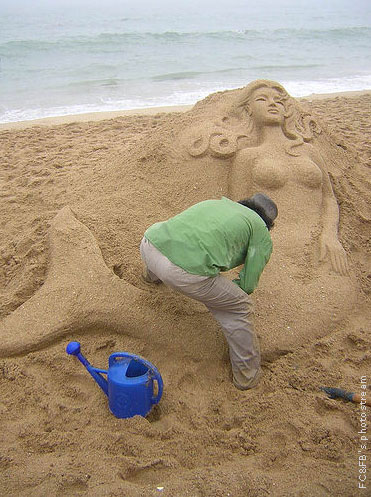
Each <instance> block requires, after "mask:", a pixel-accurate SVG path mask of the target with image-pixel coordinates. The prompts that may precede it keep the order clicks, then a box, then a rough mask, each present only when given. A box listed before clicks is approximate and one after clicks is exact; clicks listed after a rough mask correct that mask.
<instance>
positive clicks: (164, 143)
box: [0, 90, 371, 497]
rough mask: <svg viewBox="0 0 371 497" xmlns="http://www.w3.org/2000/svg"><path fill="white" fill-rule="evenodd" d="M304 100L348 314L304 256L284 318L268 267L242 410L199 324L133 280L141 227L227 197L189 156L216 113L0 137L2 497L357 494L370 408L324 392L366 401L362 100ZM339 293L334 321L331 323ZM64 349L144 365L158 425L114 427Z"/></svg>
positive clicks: (187, 303) (25, 129)
mask: <svg viewBox="0 0 371 497" xmlns="http://www.w3.org/2000/svg"><path fill="white" fill-rule="evenodd" d="M228 95H229V93H228V92H227V96H228ZM208 98H209V97H208ZM222 98H224V95H221V96H220V97H219V96H217V97H215V105H216V107H215V108H216V111H215V115H216V113H217V111H218V109H219V107H217V105H219V100H218V99H222ZM297 100H298V102H299V103H300V104H302V105H303V106H304V107H305V109H306V112H307V113H308V115H311V116H314V119H315V121H316V122H318V123H320V126H321V129H322V130H323V132H322V133H321V134H318V136H316V138H315V140H313V144H314V145H313V146H314V147H317V148H318V149H319V150H320V151H321V152H322V151H324V157H325V158H326V161H325V163H326V167H327V168H328V171H329V174H330V179H331V183H332V185H333V188H334V193H335V197H336V199H337V202H338V204H339V210H340V221H339V239H340V242H341V243H342V245H343V247H344V249H345V252H346V254H347V257H348V261H349V264H350V272H351V282H352V283H351V284H352V288H355V289H356V290H354V295H355V299H354V301H353V300H352V298H351V296H350V294H351V290H350V288H351V286H350V284H349V298H348V293H347V283H346V282H345V283H344V280H341V282H340V280H337V279H336V278H337V277H336V276H335V275H333V274H332V273H331V274H330V272H329V275H327V274H326V278H327V279H324V280H323V281H326V282H329V284H331V285H332V286H330V287H329V288H323V287H322V286H321V287H320V288H321V291H320V292H317V291H314V290H313V291H312V290H311V289H312V288H317V287H315V286H314V284H315V283H316V281H317V282H318V281H319V279H320V276H321V275H320V274H319V273H316V272H315V271H314V270H313V271H312V272H311V271H310V270H311V265H310V264H311V261H309V262H308V259H305V257H304V256H303V257H302V258H301V256H302V254H300V257H299V256H298V260H299V261H298V268H299V269H298V270H297V272H296V273H295V274H294V277H293V279H295V278H296V280H297V282H298V284H299V283H300V285H302V287H300V288H303V289H305V292H307V293H305V297H304V296H303V299H302V300H301V304H300V305H299V304H297V302H300V300H299V299H298V298H297V297H298V296H297V295H296V296H295V295H294V294H293V295H292V301H290V299H286V300H285V301H283V297H282V295H281V294H280V293H279V289H276V288H273V287H272V286H270V285H269V284H268V283H269V282H270V281H275V280H279V279H280V277H281V276H280V275H281V272H282V267H279V259H278V256H277V259H275V258H273V259H272V261H271V262H270V263H269V265H268V266H267V269H266V273H267V274H266V275H265V273H264V277H263V281H262V288H261V290H260V289H258V291H257V292H256V295H255V293H254V302H255V321H256V327H257V331H258V335H259V337H261V340H262V357H263V379H262V381H261V383H260V384H259V386H258V387H257V388H255V389H253V390H251V391H246V392H241V391H238V390H236V389H235V388H234V387H233V385H232V382H231V372H230V364H229V358H228V350H227V345H226V342H225V340H224V337H223V335H222V333H221V331H220V329H219V328H218V325H217V323H216V322H215V321H214V320H213V319H212V317H211V316H210V314H209V313H208V312H207V310H206V309H205V308H204V307H203V306H202V305H201V304H199V303H196V302H194V301H191V300H190V299H187V298H186V297H183V296H181V295H178V294H175V293H174V292H172V291H171V290H170V289H167V288H165V287H163V286H162V287H161V288H160V289H158V288H152V287H150V286H148V285H146V284H145V283H144V282H143V281H141V279H140V274H141V268H142V266H141V260H140V254H139V248H138V247H139V243H140V240H141V237H142V236H143V233H144V230H145V229H146V228H147V227H148V226H150V225H151V224H152V223H154V222H157V221H159V220H162V219H166V218H167V217H170V216H171V215H174V214H175V213H177V212H179V211H181V210H182V209H184V208H186V207H187V206H189V205H191V204H192V203H194V202H197V201H199V200H203V199H206V198H212V197H215V196H217V195H219V196H220V195H224V194H226V193H225V190H224V183H223V182H222V181H220V180H219V179H218V178H219V177H217V175H218V174H221V173H219V172H218V171H220V164H221V163H222V164H225V163H227V160H229V159H226V160H225V161H224V159H221V158H220V157H211V158H209V157H203V158H202V159H201V160H202V161H203V162H202V163H201V162H200V163H199V162H197V160H198V159H194V158H192V157H189V156H188V155H186V152H185V151H184V147H183V141H182V140H183V138H182V137H183V132H184V130H187V129H188V127H191V126H192V125H193V124H195V123H198V125H199V123H202V122H203V121H202V120H201V118H202V119H204V116H209V114H208V112H209V110H208V109H209V108H213V107H212V105H213V102H214V100H213V99H212V98H211V99H209V100H208V99H205V103H204V101H202V102H199V103H198V104H197V105H196V106H195V107H192V106H185V107H161V108H152V109H134V110H131V111H117V112H112V113H95V114H80V115H75V116H61V117H53V118H46V119H42V120H37V121H23V122H17V123H6V124H0V149H1V158H2V161H1V166H0V219H1V223H0V230H1V231H0V234H1V236H0V240H1V241H0V260H1V265H0V295H1V298H0V318H1V319H2V321H1V322H0V334H1V336H2V345H0V385H1V392H2V396H1V399H0V421H1V426H2V435H1V446H0V468H1V473H0V489H1V495H2V496H4V497H13V496H17V497H23V496H24V497H26V496H27V497H40V496H44V495H45V496H56V497H62V496H65V497H70V496H87V497H102V496H110V497H119V496H120V497H122V496H125V497H126V496H127V497H152V496H153V497H154V496H164V497H226V496H229V497H247V496H248V497H261V496H273V497H315V496H330V495H331V496H339V497H340V496H345V495H346V496H349V497H352V496H359V495H366V494H367V492H368V491H369V488H370V487H371V476H370V477H368V476H367V480H366V486H367V489H368V490H367V489H366V490H362V489H360V487H359V484H360V483H362V480H361V479H360V478H359V477H360V475H361V476H362V474H361V473H360V472H359V468H360V466H359V455H360V454H361V455H365V454H366V453H367V455H368V452H367V448H363V446H365V445H367V444H366V443H364V441H362V440H361V436H362V434H360V430H362V424H361V423H362V422H363V421H364V419H365V418H364V416H366V417H367V418H368V419H369V418H370V411H369V408H367V409H366V408H365V409H362V408H361V406H360V405H359V404H356V403H351V402H346V401H344V400H341V399H338V400H333V399H329V398H328V397H327V396H326V394H325V393H324V392H323V391H321V389H320V388H321V387H322V386H331V387H338V388H343V389H345V390H347V391H350V392H355V393H358V394H360V393H361V392H362V391H364V392H366V393H365V395H367V397H368V398H369V399H371V388H370V378H371V353H370V350H371V349H370V346H371V339H370V324H369V323H370V319H371V312H370V309H371V306H370V275H371V273H370V270H371V267H370V260H371V259H370V220H371V212H370V165H371V145H370V144H371V123H370V115H371V90H369V91H363V92H347V93H341V94H340V93H339V94H325V95H315V94H313V95H309V96H307V97H305V98H300V99H297ZM220 101H222V100H220ZM208 106H211V107H208ZM210 115H211V114H210ZM212 119H214V114H213V115H212ZM223 161H224V162H223ZM199 164H201V165H199ZM218 168H219V169H218ZM277 225H278V223H277ZM278 229H279V228H278ZM279 240H280V239H279V237H277V239H276V243H277V248H278V250H277V252H278V253H280V252H279ZM280 271H281V272H280ZM290 277H291V276H290ZM311 278H312V279H311ZM312 280H313V281H314V283H313V287H312V286H311V285H312ZM321 281H322V280H321ZM281 282H282V285H283V284H284V281H283V280H281ZM278 283H279V281H278ZM278 283H277V284H278ZM321 284H322V283H321ZM335 287H337V288H340V287H341V289H343V288H345V290H344V293H343V294H341V295H343V297H342V298H343V305H339V304H338V303H337V304H336V306H337V307H336V309H337V311H338V313H337V315H336V316H335V314H334V315H331V316H330V317H329V318H327V317H326V319H329V321H326V320H325V312H326V307H329V306H330V303H331V302H332V300H331V298H332V293H333V292H332V290H333V288H335ZM272 288H273V289H272ZM276 290H277V291H276ZM269 292H271V293H269ZM293 293H294V292H293ZM267 295H270V296H271V300H270V301H269V302H268V301H267V298H266V296H267ZM339 295H340V293H339ZM295 298H297V300H295ZM115 299H117V300H115ZM294 302H295V305H294V304H293V303H294ZM331 305H332V304H331ZM342 307H343V309H342ZM334 308H335V304H334ZM323 309H324V310H323ZM322 310H323V314H321V312H322ZM326 316H327V315H326ZM295 319H296V320H295ZM291 322H292V323H293V324H291ZM268 323H269V329H268ZM282 323H284V325H285V330H282V329H281V328H282V327H283V325H282ZM311 323H312V326H311ZM321 323H322V324H321ZM329 323H330V324H329ZM272 328H273V329H272ZM304 329H305V330H306V329H308V330H309V331H308V334H305V333H303V330H304ZM296 330H297V331H296ZM275 336H276V337H277V343H276V342H275ZM70 340H77V341H79V342H80V343H81V347H82V352H83V353H84V355H86V357H87V358H88V360H89V361H90V362H91V363H92V364H93V365H94V366H96V367H98V368H102V369H106V368H107V366H108V357H109V355H110V354H111V353H113V352H119V351H129V352H132V353H134V354H139V355H141V356H143V357H145V358H146V359H148V360H149V361H151V362H152V363H153V364H155V365H156V366H157V367H158V369H159V371H160V372H161V374H162V376H163V380H164V394H163V397H162V399H161V402H160V403H159V405H157V406H155V407H154V408H153V410H152V412H151V413H150V414H149V416H147V418H143V417H139V416H136V417H134V418H130V419H117V418H115V417H114V416H113V415H112V414H111V413H110V412H109V409H108V404H107V398H106V397H105V395H104V394H103V392H102V391H101V390H100V389H99V388H98V386H97V385H96V384H95V383H94V381H93V380H92V378H91V377H90V376H89V374H88V373H87V371H85V370H84V368H83V367H82V365H81V364H79V363H78V361H77V360H75V359H74V358H72V357H70V356H67V354H66V352H65V347H66V345H67V343H68V342H69V341H70ZM279 340H281V341H282V343H281V342H279ZM285 340H286V342H285ZM282 344H283V345H282ZM4 351H5V352H4ZM364 385H365V386H366V387H365V388H364V387H363V386H364ZM368 435H369V436H370V435H371V433H370V428H368ZM367 443H368V442H367ZM360 451H361V452H360ZM367 460H368V459H367ZM367 475H368V473H367ZM362 492H363V493H362Z"/></svg>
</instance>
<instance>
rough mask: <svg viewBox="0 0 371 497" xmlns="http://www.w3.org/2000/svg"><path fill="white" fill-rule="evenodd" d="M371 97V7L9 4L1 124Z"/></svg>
mask: <svg viewBox="0 0 371 497" xmlns="http://www.w3.org/2000/svg"><path fill="white" fill-rule="evenodd" d="M260 78H266V79H273V80H275V81H279V82H280V83H282V84H283V85H284V86H285V87H286V89H287V90H288V91H289V92H290V93H291V94H292V95H293V96H297V97H298V96H303V95H309V94H311V93H331V92H337V91H347V90H363V89H370V88H371V2H370V1H369V0H295V1H294V0H276V1H273V0H259V1H258V0H173V1H170V0H101V1H100V2H98V1H97V0H90V1H88V0H73V1H72V0H0V122H11V121H19V120H28V119H37V118H40V117H47V116H55V115H67V114H77V113H85V112H95V111H111V110H126V109H133V108H134V109H137V108H145V107H156V106H158V107H160V106H172V105H191V104H194V103H195V102H197V101H198V100H200V99H202V98H204V97H205V96H207V95H209V94H210V93H212V92H215V91H220V90H226V89H232V88H238V87H241V86H245V85H246V84H247V83H248V82H250V81H252V80H254V79H260Z"/></svg>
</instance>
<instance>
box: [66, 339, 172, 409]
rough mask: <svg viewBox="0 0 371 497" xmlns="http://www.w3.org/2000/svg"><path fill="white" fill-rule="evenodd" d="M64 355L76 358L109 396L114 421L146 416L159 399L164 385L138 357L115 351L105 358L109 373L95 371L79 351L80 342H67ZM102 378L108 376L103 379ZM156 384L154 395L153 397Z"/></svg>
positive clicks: (150, 367) (153, 368)
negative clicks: (114, 417)
mask: <svg viewBox="0 0 371 497" xmlns="http://www.w3.org/2000/svg"><path fill="white" fill-rule="evenodd" d="M66 352H67V354H70V355H74V356H76V357H77V358H78V359H79V361H80V362H81V363H82V364H83V365H84V366H85V367H86V369H87V370H88V371H89V373H90V374H91V375H92V377H93V378H94V380H95V381H96V382H97V383H98V385H99V386H100V387H101V389H102V390H103V392H104V393H105V394H106V395H107V397H108V404H109V408H110V411H111V412H112V414H114V415H115V416H116V418H131V417H132V416H136V415H139V416H146V415H147V414H148V413H149V411H150V410H151V408H152V406H153V405H154V404H158V402H159V401H160V399H161V396H162V389H163V382H162V378H161V375H160V373H159V371H158V370H157V368H156V367H155V366H153V364H151V363H150V362H148V361H146V360H145V359H143V358H142V357H140V356H137V355H134V354H129V353H128V352H116V353H114V354H111V355H110V356H109V359H108V371H105V370H104V369H98V368H94V367H93V366H92V365H91V364H90V363H89V361H88V360H87V359H86V358H85V357H84V356H83V355H82V354H81V352H80V343H79V342H70V343H69V344H68V345H67V347H66ZM102 375H107V379H105V378H104V377H103V376H102ZM154 381H157V386H158V387H157V388H158V390H157V395H156V396H155V395H154Z"/></svg>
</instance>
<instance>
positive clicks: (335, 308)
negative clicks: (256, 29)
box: [0, 80, 357, 360]
mask: <svg viewBox="0 0 371 497" xmlns="http://www.w3.org/2000/svg"><path fill="white" fill-rule="evenodd" d="M195 123H196V125H195ZM320 133H321V129H320V127H319V126H318V123H317V122H316V120H315V119H313V117H312V116H311V115H310V114H309V113H306V112H303V111H302V110H301V108H300V107H299V105H298V103H297V102H296V101H295V100H294V99H293V98H291V97H290V96H289V95H288V94H287V92H286V91H285V89H284V88H283V87H282V86H281V85H279V84H278V83H275V82H270V81H265V80H259V81H256V82H253V83H251V84H249V85H248V86H246V87H245V88H243V89H241V90H235V91H232V92H223V93H222V94H215V95H211V96H210V97H208V98H207V99H205V100H204V101H201V102H199V103H198V104H196V105H195V107H194V109H192V111H190V112H188V113H186V114H185V115H184V116H181V117H179V118H178V120H175V121H173V122H171V124H167V127H164V128H161V129H159V130H158V131H157V132H153V133H152V134H151V135H146V137H145V143H140V144H139V145H136V146H135V147H136V148H133V149H131V150H130V153H129V152H128V157H127V158H126V159H125V161H124V162H125V170H124V171H123V168H122V163H123V158H122V157H121V156H120V157H119V158H118V159H117V163H116V162H115V161H112V163H110V165H109V171H110V174H105V175H104V181H107V184H103V183H102V182H100V183H96V182H95V178H94V182H93V183H91V184H92V185H97V195H102V192H104V191H105V190H107V192H108V191H109V189H110V188H111V189H112V188H114V192H115V195H120V193H119V192H120V188H122V189H123V191H124V192H126V193H123V197H122V202H121V203H120V202H116V204H115V206H113V204H112V203H110V199H109V198H108V197H107V198H108V202H109V203H108V204H107V205H110V206H111V208H104V209H100V211H99V219H98V220H97V223H96V231H97V232H99V229H100V227H101V226H104V227H105V232H108V230H110V231H109V236H108V237H107V236H105V237H102V238H101V242H103V243H104V240H105V239H108V240H109V243H110V246H112V243H116V245H117V247H119V246H120V243H121V244H122V242H124V243H125V241H126V240H127V239H132V240H137V241H138V245H139V241H140V239H141V237H142V234H143V232H144V230H145V229H146V227H148V225H149V224H151V223H153V222H155V221H157V220H159V219H161V216H162V217H163V218H167V217H168V216H169V215H172V214H175V213H176V212H179V211H180V210H182V209H184V208H185V207H187V206H189V205H191V204H192V203H195V202H197V201H200V200H204V199H205V198H211V197H220V196H221V195H225V196H229V197H230V198H232V199H234V200H238V199H240V198H246V197H248V196H250V195H252V194H254V193H256V192H257V191H263V192H266V193H267V194H268V195H269V196H270V197H271V198H273V199H274V200H275V202H276V203H277V205H278V206H279V218H278V219H277V223H276V227H275V229H274V230H273V231H272V236H273V242H274V252H273V255H272V258H271V261H270V263H269V266H268V267H267V269H266V271H265V272H264V273H263V275H262V278H261V281H260V285H259V288H258V290H257V291H256V292H255V294H254V298H255V303H256V319H255V322H256V329H257V333H258V334H259V336H260V339H261V345H262V357H263V360H264V359H266V360H270V359H271V360H273V359H274V358H275V357H277V356H280V355H282V354H285V353H286V352H288V351H290V350H293V349H294V348H295V347H297V346H300V345H303V344H305V343H306V342H307V341H308V340H314V339H316V338H317V337H321V336H324V335H327V334H328V333H330V332H331V331H333V330H334V329H335V328H336V327H337V326H339V325H340V324H341V323H343V322H344V320H345V319H347V317H348V315H349V311H350V309H351V308H352V306H353V304H354V301H355V299H356V298H357V282H356V280H355V278H354V276H353V271H352V266H351V264H349V260H348V258H347V255H346V253H345V251H344V249H343V247H342V245H341V243H340V241H339V238H338V222H339V208H338V203H337V200H336V197H335V195H334V192H333V189H332V185H331V181H330V177H329V174H328V167H327V166H328V163H327V159H328V158H329V157H330V155H331V153H332V152H331V151H330V155H329V153H328V150H327V149H326V146H327V145H326V144H325V145H324V144H323V143H322V142H321V141H320ZM323 152H325V153H324V154H323ZM175 168H176V169H177V174H176V175H174V169H175ZM91 174H92V175H94V171H92V173H91ZM138 174H139V175H140V177H139V176H138ZM113 177H114V178H116V179H117V185H116V182H115V185H114V186H113V180H112V178H113ZM105 178H107V180H106V179H105ZM141 178H143V180H142V179H141ZM120 182H121V183H120ZM138 182H140V187H138V184H139V183H138ZM164 182H165V183H164ZM164 184H165V186H166V198H165V197H164V198H162V197H161V195H160V193H159V192H161V191H163V190H164ZM120 185H121V186H120ZM88 187H89V188H91V186H89V185H88V186H87V188H88ZM116 192H117V193H116ZM131 192H135V195H134V197H133V198H132V196H131ZM107 195H108V193H107V194H106V196H107ZM108 196H109V195H108ZM104 198H106V197H104ZM141 203H142V204H143V205H151V213H150V216H152V213H153V216H154V217H153V218H149V217H148V215H149V214H148V213H146V214H145V215H144V214H143V213H142V214H141V215H140V214H138V213H137V212H136V211H135V209H136V208H137V209H138V207H137V206H140V204H141ZM122 205H126V206H128V205H130V206H131V207H130V209H129V211H128V212H129V214H130V215H127V216H126V217H127V220H125V219H126V217H125V216H123V214H122ZM103 206H104V200H103ZM113 207H114V208H113ZM88 208H89V207H88ZM91 208H94V205H92V206H91ZM75 209H76V210H75ZM86 209H87V207H86V206H84V205H83V204H81V206H79V200H78V199H77V200H76V205H73V210H71V209H70V208H69V207H67V206H65V207H64V208H63V209H61V211H60V212H59V213H58V214H57V216H56V217H55V219H54V220H53V221H52V222H51V227H50V230H49V259H50V260H49V264H48V272H47V277H46V280H45V282H44V283H43V285H42V286H41V287H40V289H39V290H38V291H37V292H36V293H35V294H34V295H33V296H32V297H31V298H30V299H29V300H27V301H26V302H24V303H23V304H22V305H21V306H19V307H18V308H17V309H16V310H15V311H14V312H12V313H11V314H9V315H8V316H7V317H5V318H4V319H3V320H2V321H1V322H0V334H1V337H2V345H1V347H0V356H2V357H7V356H11V355H17V354H22V353H27V352H28V351H31V350H37V349H38V348H40V347H43V346H46V345H48V344H52V343H54V342H55V341H57V340H59V339H60V338H61V337H63V336H66V335H71V333H73V332H74V331H76V332H77V331H78V332H79V333H86V332H87V331H89V332H95V331H96V332H97V333H99V334H101V333H102V332H114V333H119V334H120V333H124V334H125V335H127V336H132V337H141V338H142V339H143V340H144V341H145V342H146V341H148V340H147V339H148V330H149V329H151V334H150V337H151V338H150V340H151V343H152V344H153V343H154V342H156V341H157V342H158V343H160V342H161V340H165V338H166V337H167V334H165V335H164V334H161V333H159V334H158V333H157V332H156V329H153V323H156V326H158V327H159V329H166V328H167V327H168V326H170V327H172V324H168V321H169V319H170V318H171V313H170V314H169V316H170V318H169V316H166V315H165V314H164V312H163V310H161V306H159V305H157V303H156V305H155V306H154V305H152V306H150V307H148V303H149V302H150V300H151V296H150V295H149V294H148V291H147V290H146V289H143V288H141V287H140V285H138V284H137V279H138V278H139V275H140V257H139V250H138V251H135V250H133V251H132V252H133V253H132V252H130V253H127V254H124V257H125V258H126V261H127V264H129V263H130V266H129V267H133V268H134V269H135V268H136V270H135V271H134V269H133V271H131V272H130V273H128V274H125V273H124V274H123V275H121V276H120V277H118V276H117V274H115V273H114V272H113V271H112V269H111V267H112V266H111V267H107V265H106V261H105V260H104V259H103V257H102V253H101V247H100V246H99V244H98V242H97V239H96V238H95V237H94V236H93V234H92V233H91V232H90V230H89V229H88V228H87V227H86V226H85V225H84V224H83V223H82V222H81V221H80V220H79V219H82V220H83V218H84V213H86V212H87V210H86ZM115 209H116V210H115ZM74 212H77V213H79V212H80V213H82V216H77V217H76V216H75V214H74ZM85 215H86V214H85ZM86 217H88V215H86ZM116 219H119V220H120V223H118V222H117V221H115V220H116ZM132 219H135V222H134V223H133V222H131V220H132ZM123 223H126V224H125V226H124V224H123ZM109 226H112V228H109ZM117 226H120V230H121V231H120V232H118V231H117ZM121 232H122V233H121ZM120 237H121V242H120ZM118 262H120V261H118ZM135 275H137V277H136V276H135ZM230 276H231V278H233V277H234V275H233V274H231V275H230ZM227 277H228V275H227ZM164 291H165V290H164ZM148 295H149V296H148ZM169 299H175V300H174V301H176V296H173V295H171V294H166V295H164V298H163V300H161V302H168V301H169ZM156 302H157V301H156ZM183 307H185V308H187V309H188V310H189V313H188V314H186V315H185V314H183V317H182V319H181V320H180V322H179V323H178V324H177V329H178V331H179V330H180V331H179V333H180V335H182V336H187V338H184V344H183V345H182V348H183V349H184V350H185V348H186V347H187V344H189V343H191V342H192V343H193V345H194V344H195V343H197V344H199V345H200V346H197V347H193V348H192V351H194V350H198V351H200V357H201V356H202V357H205V354H207V355H209V356H210V357H215V354H219V353H221V350H222V347H223V345H222V341H221V340H219V341H218V342H216V341H215V335H213V334H212V333H209V334H207V333H199V329H200V328H202V329H203V330H205V329H206V328H208V327H209V328H210V327H211V328H212V327H213V326H214V324H213V323H211V322H210V320H208V319H207V318H206V317H205V316H204V315H203V314H199V311H198V309H196V310H195V309H193V307H192V306H191V304H188V303H186V302H183V301H181V302H177V304H176V305H175V306H174V308H176V309H178V310H180V309H181V308H182V309H183ZM191 307H192V308H191ZM177 312H178V311H177ZM187 312H188V311H187ZM168 318H169V319H168ZM174 319H176V315H175V314H174ZM192 320H197V326H194V330H195V332H194V336H192V337H190V336H189V333H188V334H187V333H181V329H182V326H183V324H184V323H185V321H188V322H190V321H192ZM170 321H171V322H172V319H170ZM192 322H193V321H192ZM214 327H215V326H214ZM123 330H124V331H123ZM201 342H202V344H201ZM166 343H167V338H166ZM205 343H208V344H209V345H208V346H207V347H206V346H205ZM215 344H216V345H215ZM215 347H216V348H217V349H218V352H217V351H216V349H215ZM206 350H207V353H206Z"/></svg>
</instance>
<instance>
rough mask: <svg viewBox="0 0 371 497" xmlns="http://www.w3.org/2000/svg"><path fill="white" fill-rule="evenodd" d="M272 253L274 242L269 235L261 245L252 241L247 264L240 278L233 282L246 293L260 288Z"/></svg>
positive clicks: (262, 240)
mask: <svg viewBox="0 0 371 497" xmlns="http://www.w3.org/2000/svg"><path fill="white" fill-rule="evenodd" d="M271 253H272V240H271V238H270V235H269V234H268V233H267V236H265V237H264V238H263V239H260V241H259V243H254V242H253V241H251V243H249V248H248V249H247V254H246V259H245V264H244V266H243V268H242V270H241V271H240V273H239V275H238V278H237V279H235V280H233V281H234V283H236V284H237V285H238V286H239V287H240V288H241V289H242V290H243V291H244V292H246V293H248V294H250V293H252V292H253V291H254V290H255V288H256V287H257V286H258V282H259V278H260V275H261V274H262V272H263V269H264V268H265V265H266V264H267V262H268V261H269V258H270V256H271Z"/></svg>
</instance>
